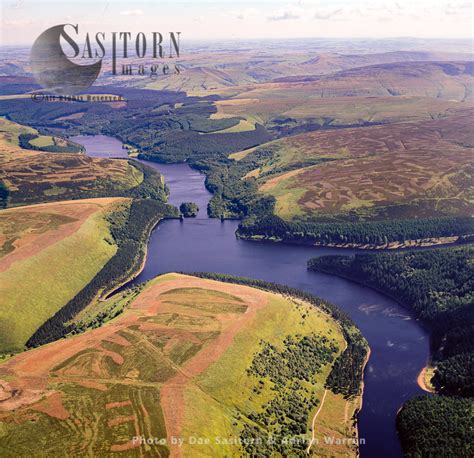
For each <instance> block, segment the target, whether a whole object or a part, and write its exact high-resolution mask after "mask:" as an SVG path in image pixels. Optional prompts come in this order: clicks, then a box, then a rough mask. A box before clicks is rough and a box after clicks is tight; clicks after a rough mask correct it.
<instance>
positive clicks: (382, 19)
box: [0, 0, 473, 44]
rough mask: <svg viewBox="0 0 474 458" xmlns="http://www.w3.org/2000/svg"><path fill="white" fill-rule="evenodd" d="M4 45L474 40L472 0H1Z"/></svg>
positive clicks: (1, 36) (1, 37)
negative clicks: (94, 38) (85, 40)
mask: <svg viewBox="0 0 474 458" xmlns="http://www.w3.org/2000/svg"><path fill="white" fill-rule="evenodd" d="M0 1H1V5H2V6H1V10H0V13H1V34H0V40H1V41H0V42H1V43H2V44H32V43H33V41H34V40H35V38H36V37H37V36H38V35H39V34H40V33H41V32H42V31H44V30H45V29H46V28H48V27H51V26H53V25H57V24H61V23H73V24H79V28H80V32H85V31H86V30H87V31H90V32H94V33H95V32H106V33H107V32H111V31H131V32H138V31H143V32H151V31H158V32H170V31H179V32H181V33H182V38H183V40H184V39H186V38H188V39H220V38H229V39H232V38H291V37H294V38H300V37H369V38H380V37H402V36H403V37H407V36H410V37H437V38H469V37H471V36H472V27H473V23H472V2H470V1H466V0H449V1H445V0H438V1H437V0H431V1H426V0H397V1H385V0H367V1H357V0H335V1H330V0H298V1H267V0H260V1H246V0H243V1H242V0H240V1H238V2H237V1H230V0H223V1H222V0H221V1H210V0H187V1H184V0H174V1H173V2H166V1H164V2H163V1H160V0H155V1H149V2H142V1H130V0H129V1H121V0H119V1H101V0H99V1H88V0H72V1H71V0H70V1H67V0H65V1H61V0H52V1H40V0H0Z"/></svg>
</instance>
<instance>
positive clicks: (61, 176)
mask: <svg viewBox="0 0 474 458" xmlns="http://www.w3.org/2000/svg"><path fill="white" fill-rule="evenodd" d="M21 133H32V134H35V133H37V132H36V130H35V129H31V128H29V127H25V126H22V125H20V124H17V123H14V122H11V121H8V120H6V119H4V118H0V182H1V183H3V185H4V186H6V188H7V191H8V200H7V205H8V206H15V205H24V204H30V203H38V202H48V201H57V200H68V199H77V198H78V197H102V196H107V195H110V194H112V195H113V193H115V194H117V193H118V192H120V191H124V190H128V189H131V188H133V187H135V186H137V185H138V184H140V183H141V182H142V181H143V173H142V172H141V171H139V170H138V169H137V168H135V167H134V166H132V165H131V164H130V163H128V162H127V161H116V160H110V159H100V158H91V157H88V156H86V155H84V154H75V153H48V152H43V151H32V150H24V149H22V148H20V147H19V146H18V135H19V134H21ZM44 138H49V137H39V138H38V139H35V140H38V141H41V142H43V140H44ZM35 140H33V141H35Z"/></svg>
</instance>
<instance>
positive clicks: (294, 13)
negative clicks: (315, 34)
mask: <svg viewBox="0 0 474 458" xmlns="http://www.w3.org/2000/svg"><path fill="white" fill-rule="evenodd" d="M302 14H303V9H302V8H298V7H294V6H288V7H286V8H280V9H278V10H276V11H275V12H274V13H273V14H272V15H271V16H268V18H267V19H268V20H269V21H289V20H294V19H299V18H300V17H301V16H302Z"/></svg>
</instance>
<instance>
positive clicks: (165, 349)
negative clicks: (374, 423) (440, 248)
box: [0, 274, 360, 456]
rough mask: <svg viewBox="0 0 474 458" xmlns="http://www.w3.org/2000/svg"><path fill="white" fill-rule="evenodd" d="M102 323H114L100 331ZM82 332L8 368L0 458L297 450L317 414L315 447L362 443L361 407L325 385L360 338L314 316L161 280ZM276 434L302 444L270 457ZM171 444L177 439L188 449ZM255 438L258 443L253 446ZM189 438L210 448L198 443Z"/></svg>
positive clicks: (241, 289)
mask: <svg viewBox="0 0 474 458" xmlns="http://www.w3.org/2000/svg"><path fill="white" fill-rule="evenodd" d="M122 310H123V313H121V314H119V312H120V311H122ZM117 315H118V316H117ZM104 316H107V317H108V318H109V319H110V318H111V317H114V316H116V318H114V319H112V320H111V321H107V322H106V323H105V324H104V325H103V326H101V327H96V325H97V320H98V319H99V317H102V318H101V319H103V317H104ZM77 322H78V323H82V325H83V326H85V327H86V328H87V327H89V328H91V329H92V330H90V331H88V332H85V333H82V334H79V335H76V336H72V337H70V338H68V339H66V340H59V341H56V342H53V343H51V344H49V345H45V346H43V347H40V348H38V349H34V350H30V351H28V352H24V353H22V354H19V355H16V356H15V357H13V358H11V359H10V360H8V361H6V362H5V363H4V364H2V366H0V399H1V400H2V402H1V403H0V420H1V422H2V430H1V435H2V441H1V445H0V450H1V452H2V455H3V456H12V455H18V454H21V455H27V454H31V453H35V451H37V450H38V449H41V450H42V451H43V452H44V453H47V454H58V453H63V454H64V453H66V454H68V455H71V454H72V455H77V454H95V455H97V454H99V455H104V454H108V453H110V452H114V451H115V452H119V451H126V453H127V455H128V456H142V455H143V454H144V453H148V454H152V455H154V456H155V455H156V456H167V455H169V454H170V453H173V454H174V456H190V455H192V456H215V455H224V454H226V455H234V456H235V455H239V454H242V453H248V454H252V453H253V452H255V451H262V450H265V453H267V452H268V453H271V452H275V451H277V450H279V451H280V452H281V453H286V454H288V453H293V452H296V451H298V450H299V451H300V452H302V451H303V450H305V449H306V448H307V446H308V443H309V441H310V439H311V437H312V434H311V424H312V420H313V417H314V415H315V413H316V412H317V411H318V410H319V413H318V415H317V417H316V419H315V422H314V423H315V431H316V438H319V436H322V435H325V436H330V437H333V438H353V437H354V435H355V430H354V420H353V418H352V416H353V413H354V411H355V409H356V408H358V406H359V401H360V398H359V395H356V396H352V397H350V398H347V399H345V398H344V397H343V395H342V394H336V393H335V392H333V390H332V389H328V390H327V392H326V395H325V383H326V381H327V378H328V375H329V373H330V371H331V368H332V365H333V364H334V362H335V361H336V360H337V359H338V357H339V356H340V355H341V353H342V352H343V351H344V349H345V348H346V339H345V337H344V336H345V335H346V334H345V332H350V333H357V331H356V330H355V329H354V328H345V329H346V331H344V332H343V331H342V328H341V327H340V325H339V324H338V323H337V322H336V321H335V320H334V319H333V318H331V317H330V316H329V315H327V314H326V313H325V312H324V311H323V310H322V309H319V308H318V307H315V306H314V305H310V304H309V303H306V302H303V301H301V300H298V299H294V298H292V297H289V296H282V295H279V294H275V293H270V292H266V291H263V290H259V289H254V288H250V287H247V286H242V285H237V284H229V283H221V282H217V281H211V280H205V279H199V278H195V277H189V276H185V275H178V274H166V275H163V276H161V277H157V278H155V279H153V280H151V281H150V282H148V283H147V284H145V285H141V286H139V287H137V288H135V289H133V290H128V291H126V292H123V293H120V294H118V295H116V296H114V297H112V298H111V299H109V300H107V301H105V302H101V303H96V304H95V305H94V306H92V307H89V308H88V309H86V310H84V311H83V312H82V313H81V314H80V315H79V316H78V317H77ZM94 323H95V324H94ZM359 382H360V381H358V382H357V383H359ZM335 391H337V390H335ZM359 394H360V390H359ZM323 400H324V402H323ZM269 435H272V436H274V437H275V438H277V439H281V438H282V437H283V436H284V435H290V436H294V437H297V438H300V439H301V441H302V445H291V444H290V445H265V443H266V440H267V439H268V437H269ZM318 435H319V436H318ZM172 437H176V438H177V437H180V438H183V439H184V443H183V444H182V446H181V447H179V446H177V445H173V444H172V441H171V439H172ZM256 437H261V438H263V441H264V445H256V446H254V445H251V441H250V439H252V438H256ZM190 438H191V439H190ZM193 438H201V440H203V441H205V440H209V442H208V443H204V444H202V445H196V444H192V442H193ZM146 439H151V442H152V443H151V444H145V443H143V441H144V440H146ZM245 439H248V441H247V442H245V441H244V445H239V440H245ZM190 442H191V443H190ZM245 444H249V445H245ZM253 447H257V448H255V449H254V448H253ZM262 447H263V448H262ZM275 447H280V448H279V449H278V448H275ZM324 447H330V452H331V453H334V452H336V451H337V452H338V453H340V454H346V453H347V454H350V455H352V454H355V452H356V449H355V446H354V445H350V443H349V444H347V441H346V444H342V441H341V444H340V445H329V446H328V445H325V442H324V441H323V440H321V441H320V442H319V444H317V443H316V444H314V445H313V446H312V448H311V452H312V453H315V454H321V453H325V452H326V451H325V450H324ZM328 451H329V450H328Z"/></svg>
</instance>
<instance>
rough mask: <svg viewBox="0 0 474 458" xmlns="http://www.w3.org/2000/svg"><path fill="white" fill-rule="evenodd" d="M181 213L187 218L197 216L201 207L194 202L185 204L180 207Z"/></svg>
mask: <svg viewBox="0 0 474 458" xmlns="http://www.w3.org/2000/svg"><path fill="white" fill-rule="evenodd" d="M179 211H180V212H181V214H182V215H183V216H184V217H185V218H189V217H194V216H197V214H198V213H199V207H198V206H197V204H195V203H194V202H183V203H182V204H181V205H180V206H179Z"/></svg>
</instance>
